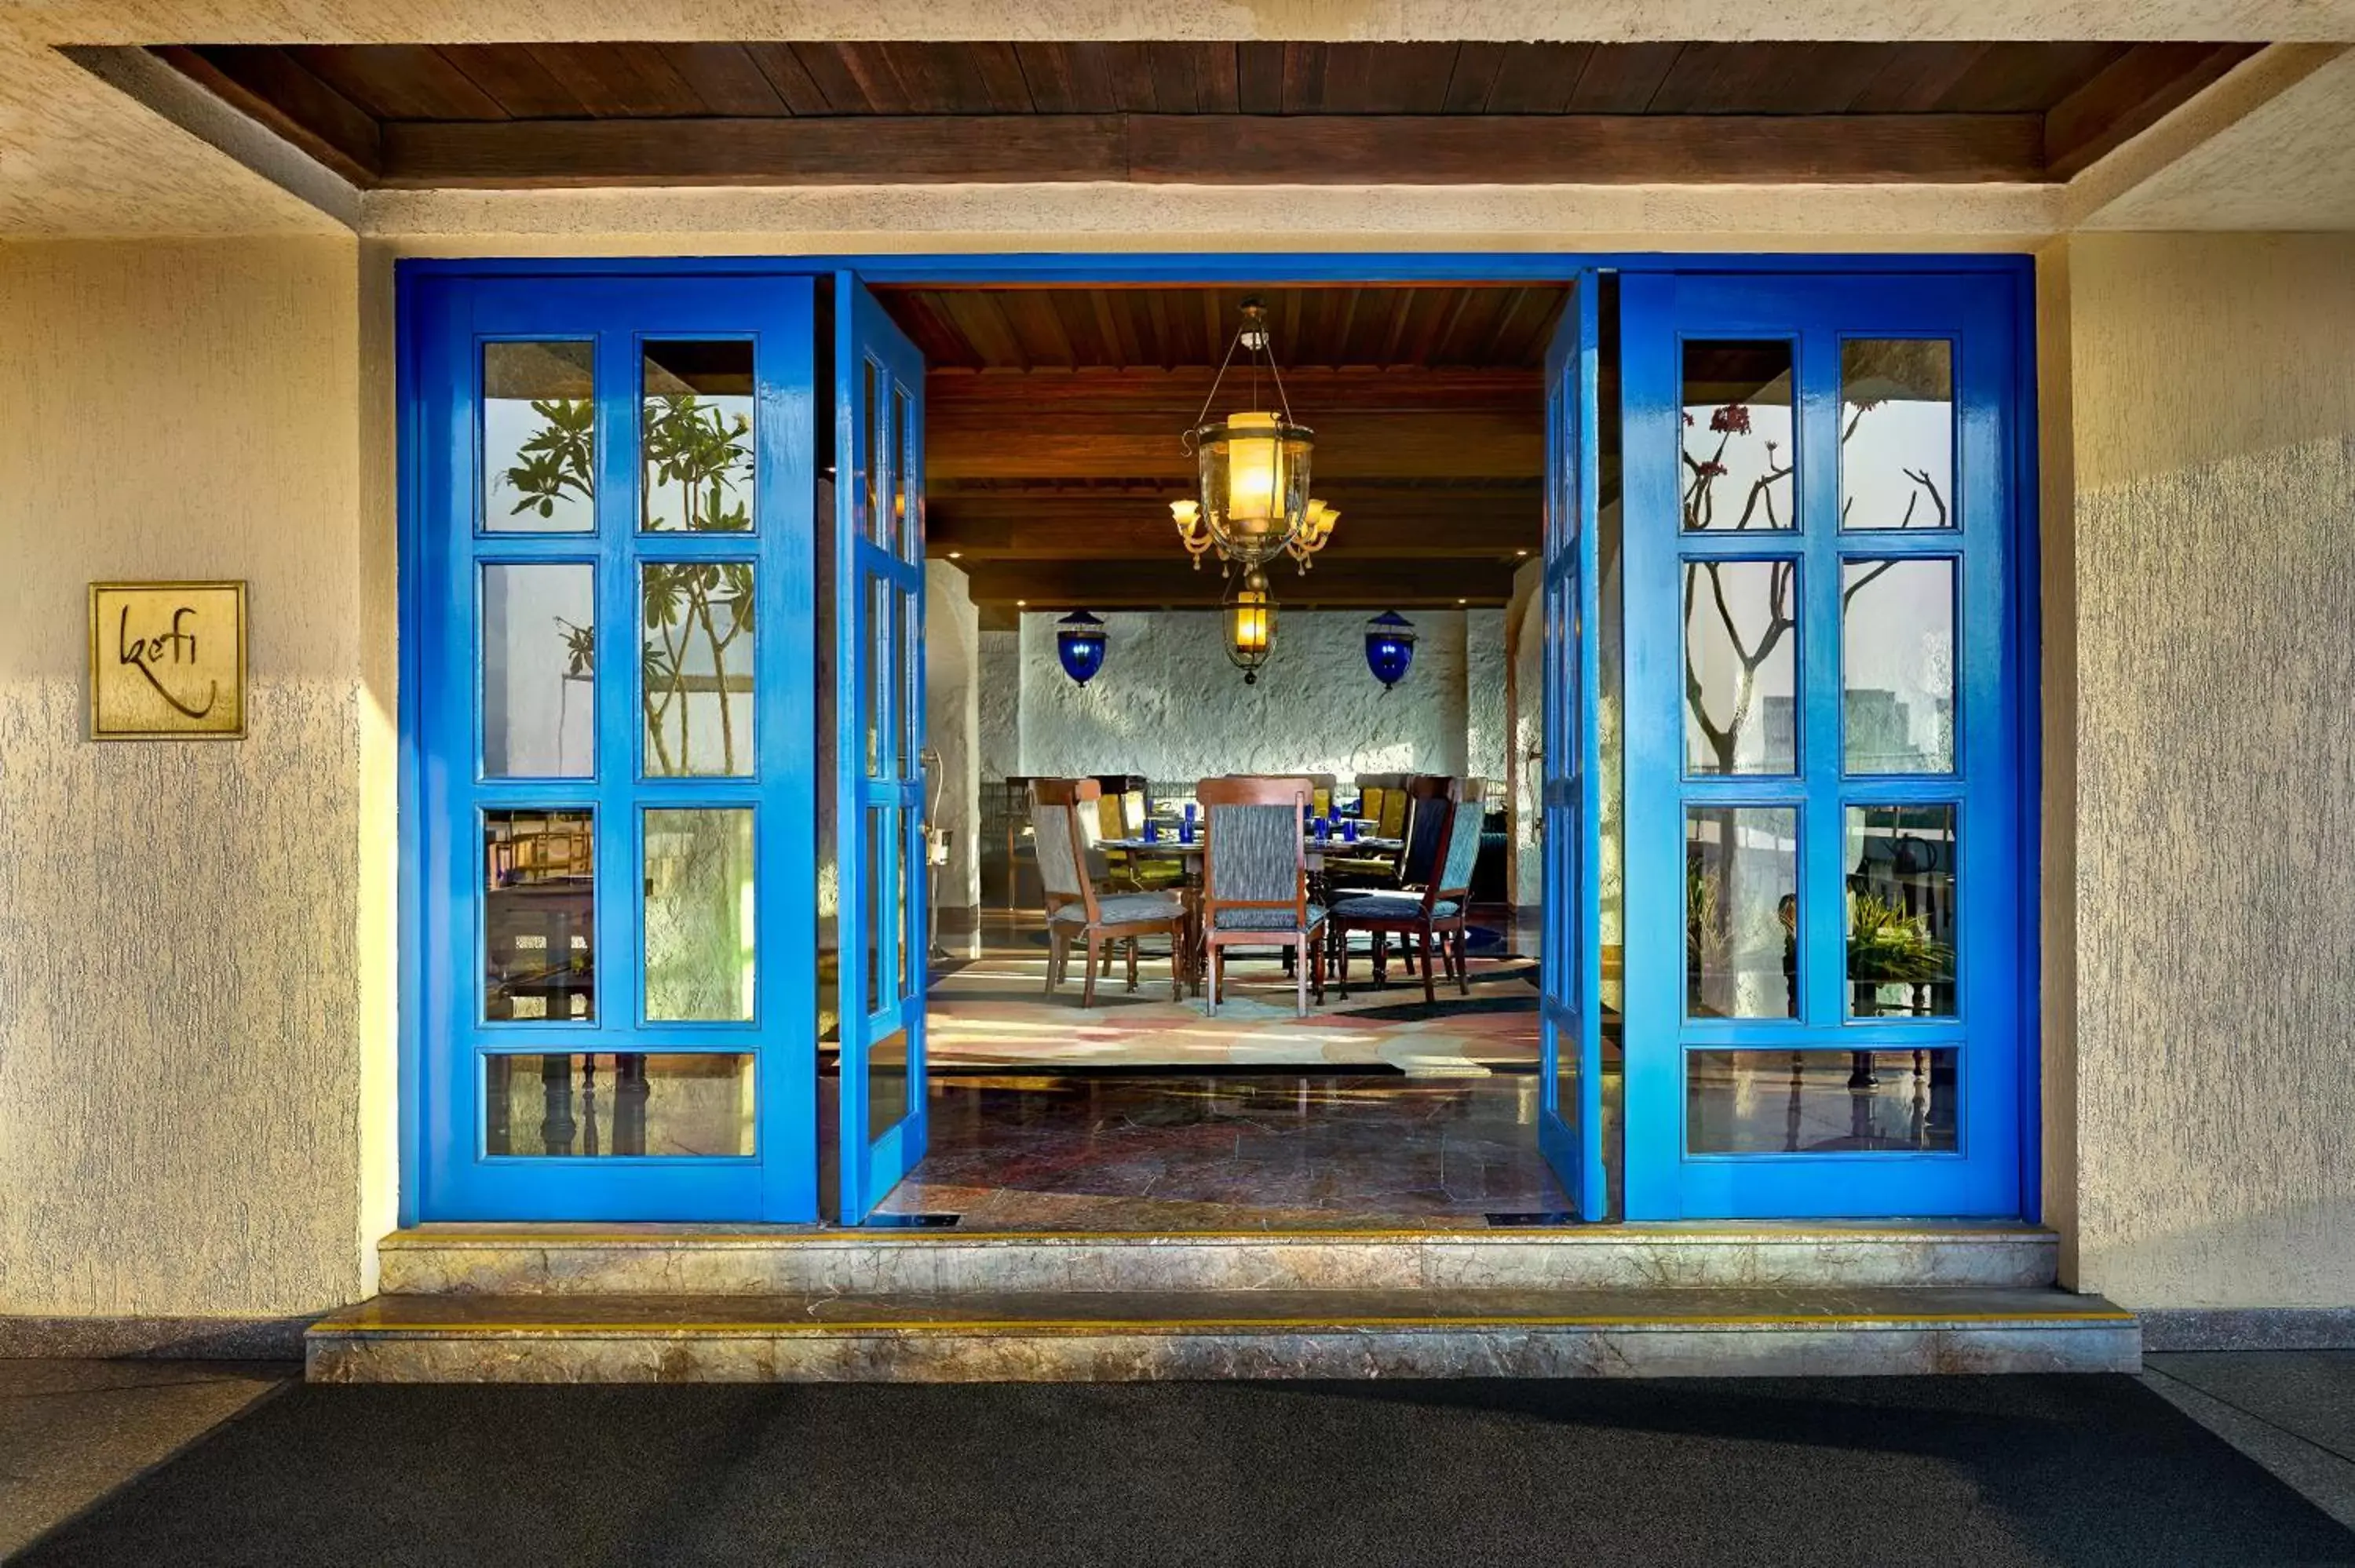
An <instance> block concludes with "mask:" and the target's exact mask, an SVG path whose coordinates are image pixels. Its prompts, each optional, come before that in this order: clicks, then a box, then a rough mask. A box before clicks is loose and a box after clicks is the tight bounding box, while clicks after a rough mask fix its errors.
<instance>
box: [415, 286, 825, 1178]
mask: <svg viewBox="0 0 2355 1568" xmlns="http://www.w3.org/2000/svg"><path fill="white" fill-rule="evenodd" d="M813 307H814V295H813V292H812V285H811V283H810V282H809V281H807V280H805V279H793V278H769V279H761V280H755V279H749V278H744V279H730V278H715V277H702V278H698V279H696V280H694V281H693V282H692V285H691V286H683V284H682V281H680V280H677V279H665V278H661V277H658V276H652V275H645V274H638V275H634V276H630V277H620V276H612V277H607V276H599V275H596V274H594V273H570V274H565V275H562V276H551V277H526V276H520V275H517V274H512V273H486V274H482V275H474V274H469V273H466V272H464V271H434V272H429V273H425V274H422V275H420V276H418V277H415V278H412V279H406V280H404V287H403V290H402V322H401V327H402V332H403V335H404V352H405V356H406V359H405V365H404V387H405V392H404V407H403V418H404V428H403V445H404V462H405V464H406V472H405V478H406V481H407V492H406V515H405V527H406V529H407V536H406V547H405V550H404V559H403V567H404V572H405V574H406V580H405V582H404V584H403V589H404V594H403V615H404V618H405V633H406V635H405V641H406V644H407V646H408V648H409V649H410V654H411V661H412V662H411V664H410V676H409V678H407V679H404V681H403V683H402V692H401V697H402V704H403V715H402V723H403V730H404V734H405V735H406V736H409V737H410V738H411V740H412V742H413V745H412V747H411V748H410V749H411V751H412V754H413V755H412V758H411V759H410V777H409V780H408V784H407V788H408V789H409V791H410V793H409V796H408V798H407V800H405V801H404V810H403V813H402V814H403V817H404V819H405V823H406V828H407V832H408V834H409V840H408V845H409V847H408V853H406V854H405V856H404V878H405V889H406V895H407V904H408V906H409V909H410V925H409V927H408V928H407V938H406V945H407V948H408V954H407V958H408V962H409V964H410V966H412V968H413V972H414V988H413V991H412V993H411V994H412V996H413V997H414V998H415V999H416V1002H417V1005H416V1006H415V1008H414V1010H413V1015H414V1017H415V1019H416V1022H415V1024H414V1025H413V1028H414V1029H415V1031H416V1033H415V1036H414V1039H415V1043H416V1050H415V1055H414V1059H415V1061H416V1064H417V1075H418V1093H419V1103H420V1105H421V1107H422V1113H423V1114H422V1116H421V1118H420V1127H419V1129H418V1136H419V1138H420V1140H421V1147H420V1150H419V1159H418V1162H417V1168H418V1169H419V1171H421V1175H422V1180H421V1183H420V1192H419V1193H418V1197H417V1200H416V1205H417V1206H416V1214H417V1217H420V1218H425V1219H527V1220H637V1219H649V1220H653V1219H659V1220H810V1219H815V1217H816V1210H817V1201H816V1186H817V1183H816V1164H815V1114H814V1108H813V1107H814V1099H815V1089H814V1086H815V1071H816V1030H815V1005H814V1001H815V933H814V919H815V916H814V914H813V912H812V906H813V903H814V900H813V899H812V897H811V896H810V889H811V887H812V886H813V885H814V882H815V870H814V867H815V832H814V823H813V821H812V816H811V807H810V800H811V797H812V789H813V782H814V780H813V770H812V766H811V762H810V752H811V749H812V748H811V747H810V746H809V744H808V736H809V735H810V734H811V733H812V730H811V726H812V725H813V723H814V719H813V714H814V711H815V710H814V703H813V700H812V699H813V694H812V692H811V689H810V688H811V683H812V680H813V673H812V666H813V659H812V655H813V647H812V632H811V601H810V595H809V593H808V583H809V579H810V576H811V573H812V571H813V569H814V568H813V559H814V550H813V539H814V535H813V533H812V524H813V518H812V511H813V502H812V496H813V489H812V486H813V482H814V479H813V449H814V444H815V429H814V426H813V424H812V410H813V408H814V407H815V397H814V392H815V388H814V386H813V381H812V377H813V366H814V347H815V344H814V342H813V339H812V335H811V334H812V331H813V320H814V314H815V313H814V308H813ZM797 585H798V591H797Z"/></svg>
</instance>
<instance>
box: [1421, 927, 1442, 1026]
mask: <svg viewBox="0 0 2355 1568" xmlns="http://www.w3.org/2000/svg"><path fill="white" fill-rule="evenodd" d="M1438 1002H1439V995H1438V993H1437V992H1436V991H1434V990H1433V988H1432V983H1431V927H1428V926H1425V927H1423V1005H1424V1006H1425V1007H1435V1006H1437V1005H1438Z"/></svg>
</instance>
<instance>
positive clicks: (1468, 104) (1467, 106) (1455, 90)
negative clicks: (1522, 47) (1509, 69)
mask: <svg viewBox="0 0 2355 1568" xmlns="http://www.w3.org/2000/svg"><path fill="white" fill-rule="evenodd" d="M1506 48H1508V46H1507V45H1504V44H1500V43H1485V42H1484V43H1462V44H1458V45H1456V46H1455V64H1454V65H1453V66H1452V67H1450V68H1449V69H1448V73H1447V101H1446V102H1445V103H1444V105H1443V106H1442V110H1443V112H1445V113H1448V114H1485V113H1487V111H1488V95H1489V93H1490V92H1492V91H1493V90H1495V89H1496V85H1497V70H1498V69H1499V68H1501V67H1502V66H1503V65H1504V63H1505V50H1506Z"/></svg>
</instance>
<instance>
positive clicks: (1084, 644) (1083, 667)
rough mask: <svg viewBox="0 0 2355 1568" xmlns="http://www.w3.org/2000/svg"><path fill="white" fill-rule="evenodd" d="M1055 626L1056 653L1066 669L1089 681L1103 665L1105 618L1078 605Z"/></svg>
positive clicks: (1076, 679)
mask: <svg viewBox="0 0 2355 1568" xmlns="http://www.w3.org/2000/svg"><path fill="white" fill-rule="evenodd" d="M1055 626H1056V631H1055V657H1056V658H1057V659H1058V660H1060V662H1061V663H1062V666H1063V673H1064V674H1066V675H1069V676H1070V677H1071V679H1072V680H1074V681H1076V682H1078V683H1080V684H1081V685H1082V686H1084V685H1086V684H1087V683H1088V681H1089V679H1090V678H1091V677H1092V676H1093V675H1094V674H1095V673H1096V672H1098V671H1099V670H1102V669H1103V662H1104V626H1103V621H1102V620H1098V619H1096V618H1095V617H1094V616H1092V615H1090V614H1089V613H1088V612H1087V611H1086V610H1084V609H1075V610H1073V611H1071V614H1069V615H1067V616H1065V617H1063V619H1062V620H1059V621H1057V622H1056V623H1055Z"/></svg>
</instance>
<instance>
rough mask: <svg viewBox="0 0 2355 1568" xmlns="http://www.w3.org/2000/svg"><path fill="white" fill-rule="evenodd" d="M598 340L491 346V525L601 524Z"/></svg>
mask: <svg viewBox="0 0 2355 1568" xmlns="http://www.w3.org/2000/svg"><path fill="white" fill-rule="evenodd" d="M596 353H597V351H596V345H595V344H589V343H486V344H483V435H482V440H483V529H484V531H485V533H491V534H585V533H588V532H590V531H591V530H592V529H594V528H595V527H596V526H597V506H596V499H597V432H596V427H597V389H596V374H595V367H596Z"/></svg>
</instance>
